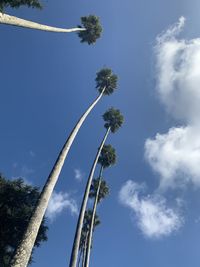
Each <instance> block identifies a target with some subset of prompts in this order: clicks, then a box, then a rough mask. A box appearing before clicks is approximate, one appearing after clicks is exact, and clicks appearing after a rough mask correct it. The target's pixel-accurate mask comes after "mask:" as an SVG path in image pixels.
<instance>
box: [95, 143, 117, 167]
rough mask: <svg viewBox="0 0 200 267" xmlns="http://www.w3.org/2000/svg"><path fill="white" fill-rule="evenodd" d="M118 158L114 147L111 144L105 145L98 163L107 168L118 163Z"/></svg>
mask: <svg viewBox="0 0 200 267" xmlns="http://www.w3.org/2000/svg"><path fill="white" fill-rule="evenodd" d="M116 158H117V156H116V151H115V149H114V147H112V146H111V145H104V146H103V148H102V150H101V154H100V156H99V159H98V163H99V164H101V166H102V167H103V168H107V167H110V166H111V165H114V164H115V163H116Z"/></svg>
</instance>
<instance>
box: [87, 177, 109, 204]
mask: <svg viewBox="0 0 200 267" xmlns="http://www.w3.org/2000/svg"><path fill="white" fill-rule="evenodd" d="M99 179H101V178H97V179H94V180H93V181H92V185H91V188H90V195H89V197H90V198H95V197H96V194H97V190H98V187H99ZM107 195H109V187H108V185H107V184H106V181H105V180H102V181H101V186H100V190H99V195H98V202H100V201H101V200H102V199H104V198H105V197H106V196H107Z"/></svg>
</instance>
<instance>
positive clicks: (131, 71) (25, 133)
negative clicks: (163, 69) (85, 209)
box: [0, 0, 200, 267]
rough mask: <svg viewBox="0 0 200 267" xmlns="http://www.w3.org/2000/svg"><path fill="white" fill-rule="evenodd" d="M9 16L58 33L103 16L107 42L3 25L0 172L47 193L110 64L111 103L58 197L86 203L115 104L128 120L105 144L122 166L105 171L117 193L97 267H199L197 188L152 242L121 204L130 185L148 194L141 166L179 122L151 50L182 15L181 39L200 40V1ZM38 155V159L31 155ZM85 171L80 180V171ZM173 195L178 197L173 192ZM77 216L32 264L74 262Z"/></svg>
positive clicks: (106, 0) (49, 7) (76, 6)
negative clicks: (159, 137) (151, 141)
mask: <svg viewBox="0 0 200 267" xmlns="http://www.w3.org/2000/svg"><path fill="white" fill-rule="evenodd" d="M8 13H9V14H14V15H16V16H19V17H22V18H26V19H30V20H34V21H37V22H41V23H44V24H49V25H53V26H60V27H65V26H66V27H74V26H76V25H78V24H79V23H80V17H81V16H84V15H88V14H96V15H98V16H99V17H100V18H101V22H102V25H103V29H104V31H103V35H102V38H101V39H100V40H98V42H97V43H96V45H95V46H88V45H86V44H81V43H80V42H79V39H78V37H77V36H76V34H73V33H71V34H54V33H47V32H40V31H34V30H28V29H22V28H15V27H10V26H3V25H0V32H1V43H0V47H1V59H0V62H1V84H0V87H1V97H0V122H1V132H0V133H1V138H0V150H1V157H0V158H1V160H0V170H1V172H2V173H3V174H4V175H5V176H6V177H8V178H12V177H19V176H23V177H25V178H26V179H27V180H28V181H30V182H31V183H32V184H34V185H37V186H42V185H43V184H44V182H45V180H46V178H47V176H48V173H49V171H50V169H51V167H52V165H53V163H54V161H55V159H56V156H57V154H58V152H59V149H60V148H61V146H62V144H63V142H64V140H65V138H66V137H67V136H68V134H69V133H70V130H71V129H72V127H73V126H74V124H75V122H76V121H77V119H78V117H79V116H80V115H81V114H82V112H83V111H84V110H85V109H86V107H87V106H88V105H89V104H90V103H91V101H93V99H94V98H95V97H96V96H97V92H96V90H95V75H96V72H97V71H98V70H99V69H100V68H102V67H103V66H106V67H111V68H112V69H113V71H114V72H115V73H116V74H117V75H118V76H119V86H118V90H117V91H116V92H115V93H114V94H113V95H112V96H109V97H104V98H103V99H102V100H101V102H100V103H99V104H98V106H97V107H96V108H95V110H93V112H92V113H91V114H90V116H89V117H88V119H87V121H86V123H85V124H84V126H83V127H82V129H81V131H80V132H79V134H78V136H77V138H76V140H75V142H74V144H73V146H72V149H71V151H70V153H69V157H68V159H67V161H66V163H65V166H64V168H63V171H62V173H61V175H60V178H59V181H58V184H57V186H56V191H57V192H59V191H63V192H68V193H70V194H71V196H72V197H73V198H74V199H76V201H77V203H78V205H79V206H80V202H81V198H82V194H83V189H84V186H85V183H86V178H87V175H88V173H89V169H90V166H91V163H92V160H93V158H94V155H95V153H96V149H97V147H98V145H99V143H100V141H101V138H102V136H103V134H104V128H103V121H102V118H101V116H102V114H103V113H104V112H105V110H106V109H107V108H109V107H110V106H114V107H116V108H119V109H120V110H121V111H122V113H123V114H124V117H125V123H124V126H123V127H122V129H121V130H120V131H119V132H117V133H116V134H115V135H110V137H109V140H108V142H109V143H111V144H112V145H113V146H114V147H115V148H116V151H117V154H118V163H117V165H116V166H115V167H113V168H110V169H109V170H106V172H105V177H106V178H107V180H108V183H109V185H110V191H111V194H110V196H109V197H108V198H107V199H106V200H105V201H104V202H103V203H102V205H101V206H100V207H99V216H100V219H101V222H102V223H101V226H99V227H98V229H97V230H96V231H95V239H94V246H93V249H92V259H91V266H96V267H101V266H116V267H121V266H126V267H133V266H137V267H140V266H141V267H142V266H149V267H160V266H162V267H178V266H182V267H190V266H192V267H199V265H200V254H199V247H200V224H199V223H195V220H196V218H198V217H199V215H200V212H199V200H200V197H199V191H198V190H192V189H190V190H189V191H187V193H185V194H186V196H185V197H186V198H187V201H188V204H187V207H186V208H185V211H184V213H185V223H184V226H183V227H182V228H181V229H180V230H179V231H178V232H176V233H174V234H172V235H170V236H168V237H163V238H161V239H158V240H155V239H153V240H152V239H150V238H145V237H144V236H143V234H142V233H141V231H140V230H139V229H138V227H137V225H136V223H135V221H134V219H133V218H132V215H131V211H130V210H129V209H126V208H125V207H124V206H123V205H121V204H120V202H119V197H118V195H119V191H120V189H121V187H122V185H123V184H124V183H125V182H126V181H127V180H129V179H132V180H134V181H135V182H137V183H142V182H145V183H146V184H147V185H148V188H149V189H148V190H149V192H150V193H151V192H153V191H154V190H155V189H156V188H157V186H158V179H157V175H156V174H155V173H154V172H153V171H152V169H151V168H150V166H149V165H148V163H147V162H146V161H145V159H144V143H145V140H146V139H147V138H148V137H154V136H155V134H156V133H157V132H161V133H162V132H167V131H168V129H169V128H170V127H171V126H172V125H175V122H174V121H173V120H172V119H171V118H170V117H168V116H167V115H166V113H165V110H164V108H163V107H162V105H160V103H159V101H158V99H157V96H156V95H155V91H154V88H155V77H154V56H153V46H154V44H155V38H156V36H157V35H158V34H159V33H161V32H162V31H163V30H165V29H167V28H168V27H169V25H171V24H173V23H174V22H176V21H177V20H178V18H179V17H180V16H182V15H183V16H185V17H186V18H187V24H186V27H185V30H184V32H183V33H182V36H184V38H196V37H198V36H199V35H200V27H199V25H200V23H199V14H200V3H199V1H197V0H190V1H187V0H177V1H173V0H168V1H164V0H152V1H145V0H136V1H132V0H126V1H122V0H101V1H95V0H93V1H90V0H85V1H84V2H83V1H81V0H73V1H64V0H60V1H57V2H55V1H53V0H48V1H44V9H43V10H42V11H38V10H31V9H26V8H20V9H18V10H8ZM32 152H33V153H32ZM76 168H77V169H80V170H81V171H82V172H83V173H84V178H83V180H82V182H81V183H80V182H77V181H76V179H75V177H74V176H75V175H74V169H76ZM169 194H171V195H173V192H169ZM76 220H77V217H76V216H75V215H74V216H71V214H70V212H69V211H68V210H65V211H64V212H63V213H62V214H60V215H59V216H58V217H57V218H56V219H55V220H54V222H52V223H49V233H48V236H49V240H48V242H46V243H45V244H43V245H42V246H41V248H39V249H37V250H36V251H35V257H34V258H35V263H34V264H33V265H32V266H33V267H50V266H51V267H54V266H59V267H64V266H67V265H68V262H69V257H70V252H71V247H72V242H73V235H74V231H75V226H76Z"/></svg>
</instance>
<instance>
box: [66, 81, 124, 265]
mask: <svg viewBox="0 0 200 267" xmlns="http://www.w3.org/2000/svg"><path fill="white" fill-rule="evenodd" d="M103 84H105V82H104V83H103ZM103 118H104V121H105V125H104V126H105V128H106V129H107V130H106V133H105V135H104V137H103V140H102V142H101V144H100V147H99V148H98V151H97V154H96V156H95V159H94V162H93V164H92V168H91V170H90V174H89V177H88V180H87V184H86V188H85V193H84V197H83V201H82V204H81V209H80V213H79V218H78V222H77V226H76V232H75V236H74V243H73V247H72V253H71V258H70V264H69V266H70V267H76V264H77V258H78V249H79V244H80V239H81V229H82V225H83V219H84V214H85V210H86V206H87V201H88V197H89V192H90V187H91V183H92V179H93V176H94V171H95V168H96V165H97V163H98V159H99V156H100V154H101V150H102V148H103V146H104V144H105V141H106V139H107V137H108V135H109V133H110V132H112V133H114V132H116V131H117V129H119V127H120V126H121V125H122V123H123V120H124V118H123V115H122V114H121V113H120V111H119V110H118V109H114V108H110V109H109V110H108V111H106V112H105V113H104V115H103Z"/></svg>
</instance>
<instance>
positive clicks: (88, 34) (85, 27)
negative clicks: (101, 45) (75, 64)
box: [0, 12, 102, 44]
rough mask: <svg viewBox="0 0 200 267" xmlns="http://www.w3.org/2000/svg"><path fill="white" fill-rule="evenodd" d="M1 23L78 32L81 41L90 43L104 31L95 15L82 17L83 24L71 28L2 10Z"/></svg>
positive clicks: (45, 29) (37, 28) (0, 13)
mask: <svg viewBox="0 0 200 267" xmlns="http://www.w3.org/2000/svg"><path fill="white" fill-rule="evenodd" d="M0 23H1V24H9V25H13V26H18V27H24V28H29V29H35V30H42V31H49V32H65V33H66V32H78V36H79V37H80V38H81V42H82V43H83V42H86V43H88V44H94V43H95V42H96V40H97V39H98V38H99V37H100V36H101V32H102V27H101V25H100V22H99V18H98V17H97V16H94V15H89V16H87V17H82V18H81V23H82V25H81V26H78V27H75V28H71V29H66V28H58V27H52V26H47V25H43V24H39V23H36V22H33V21H29V20H24V19H20V18H18V17H15V16H10V15H8V14H4V13H2V12H0Z"/></svg>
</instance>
